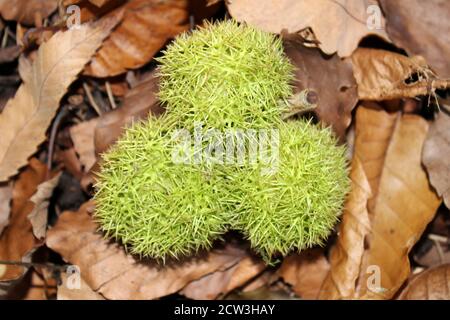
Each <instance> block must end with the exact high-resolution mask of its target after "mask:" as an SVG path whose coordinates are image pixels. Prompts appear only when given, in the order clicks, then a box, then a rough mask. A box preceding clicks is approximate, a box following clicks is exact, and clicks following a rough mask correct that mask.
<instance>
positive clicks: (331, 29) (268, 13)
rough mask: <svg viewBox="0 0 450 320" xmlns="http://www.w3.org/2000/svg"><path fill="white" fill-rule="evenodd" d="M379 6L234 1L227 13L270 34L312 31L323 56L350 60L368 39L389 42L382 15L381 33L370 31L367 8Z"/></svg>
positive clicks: (342, 1)
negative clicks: (336, 55) (368, 37)
mask: <svg viewBox="0 0 450 320" xmlns="http://www.w3.org/2000/svg"><path fill="white" fill-rule="evenodd" d="M377 4H378V3H377V1H376V0H361V1H346V0H233V1H230V2H228V10H229V11H230V13H231V15H232V16H233V17H234V18H235V19H236V20H238V21H245V22H247V23H249V24H251V25H254V26H257V27H259V28H261V29H263V30H266V31H269V32H275V33H281V31H283V30H286V31H288V32H289V33H295V32H297V31H301V30H304V29H305V28H308V27H309V28H311V29H312V30H313V32H314V34H315V36H316V38H317V40H319V41H320V44H319V47H320V49H322V51H323V52H325V53H326V54H330V55H331V54H333V53H336V52H337V53H338V55H339V56H340V57H348V56H350V55H351V54H352V52H353V51H354V50H355V49H356V48H357V47H358V44H359V42H360V41H361V39H362V38H364V37H366V36H368V35H377V36H379V37H381V38H383V39H385V40H388V35H387V34H386V32H385V30H384V25H385V20H384V17H383V16H382V15H380V29H379V30H377V29H373V30H370V29H369V28H368V24H367V21H368V19H370V15H369V14H367V8H368V7H369V6H371V5H377Z"/></svg>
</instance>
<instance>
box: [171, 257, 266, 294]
mask: <svg viewBox="0 0 450 320" xmlns="http://www.w3.org/2000/svg"><path fill="white" fill-rule="evenodd" d="M265 268H266V265H265V263H264V262H262V261H261V260H258V259H256V258H253V257H250V256H248V257H245V258H243V259H242V260H241V261H239V262H238V263H236V264H235V265H234V266H231V267H230V268H228V269H226V270H218V271H215V272H213V273H211V274H209V275H206V276H204V277H203V278H200V279H198V280H195V281H193V282H191V283H189V284H188V285H187V286H186V287H185V288H184V289H183V290H182V291H181V292H180V293H181V294H183V295H185V296H186V297H188V298H190V299H197V300H212V299H216V298H217V297H219V296H220V295H224V294H227V293H229V292H231V291H232V290H234V289H236V288H238V287H241V286H243V285H244V284H246V283H247V282H248V281H250V280H251V279H252V278H254V277H255V276H257V275H258V274H259V273H261V272H262V271H263V270H264V269H265Z"/></svg>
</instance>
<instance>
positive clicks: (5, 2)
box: [0, 0, 58, 25]
mask: <svg viewBox="0 0 450 320" xmlns="http://www.w3.org/2000/svg"><path fill="white" fill-rule="evenodd" d="M57 5H58V0H15V1H12V0H0V14H1V16H2V17H3V19H5V20H14V21H18V22H21V23H23V24H26V25H32V24H34V23H35V22H36V19H38V20H39V21H41V20H43V19H45V18H47V17H48V16H49V15H50V14H51V13H52V12H54V11H55V10H56V7H57Z"/></svg>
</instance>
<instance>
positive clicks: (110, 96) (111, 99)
mask: <svg viewBox="0 0 450 320" xmlns="http://www.w3.org/2000/svg"><path fill="white" fill-rule="evenodd" d="M106 93H107V94H108V99H109V103H110V104H111V109H113V110H114V109H116V108H117V105H116V101H114V95H113V92H112V89H111V85H110V84H109V81H106Z"/></svg>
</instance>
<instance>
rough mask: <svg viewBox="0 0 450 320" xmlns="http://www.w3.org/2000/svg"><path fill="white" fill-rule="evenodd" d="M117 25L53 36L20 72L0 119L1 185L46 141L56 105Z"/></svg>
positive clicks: (108, 23)
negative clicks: (17, 88) (18, 83)
mask: <svg viewBox="0 0 450 320" xmlns="http://www.w3.org/2000/svg"><path fill="white" fill-rule="evenodd" d="M116 23H117V20H105V21H104V22H103V23H101V24H95V25H90V24H85V25H82V26H81V27H80V28H79V29H71V30H68V31H66V32H58V33H57V34H55V35H54V36H53V37H52V38H51V39H50V40H49V41H48V42H46V43H44V44H42V45H41V47H40V48H39V50H38V53H37V57H36V59H35V61H34V63H33V64H32V65H31V66H29V67H28V68H23V69H22V72H21V75H23V76H24V78H23V81H24V83H23V84H22V85H21V86H20V88H19V90H18V91H17V93H16V96H15V97H14V98H13V99H11V100H10V101H9V102H8V103H7V105H6V107H5V109H4V110H3V112H2V113H1V114H0V128H2V139H1V140H0V181H5V180H7V179H8V178H9V177H10V176H13V175H15V174H16V173H17V171H18V169H19V168H21V167H22V166H24V165H25V164H26V162H27V159H28V157H30V156H31V155H32V154H33V153H34V152H35V151H36V149H37V147H38V145H39V144H40V143H42V142H43V141H44V140H45V133H46V131H47V128H48V126H49V125H50V123H51V121H52V118H53V116H54V115H55V113H56V110H57V109H58V107H59V101H60V99H61V98H62V96H63V95H64V94H65V92H66V90H67V87H68V86H69V85H70V84H71V83H72V82H73V81H74V80H75V79H76V77H77V75H78V73H79V72H80V71H81V70H82V69H83V67H84V65H85V64H86V63H87V62H88V61H89V59H90V58H91V57H92V55H93V54H94V53H95V51H96V50H97V48H98V47H99V46H100V45H101V43H102V41H103V39H104V38H105V37H107V36H108V34H109V32H110V30H111V28H113V26H114V25H115V24H116Z"/></svg>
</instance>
